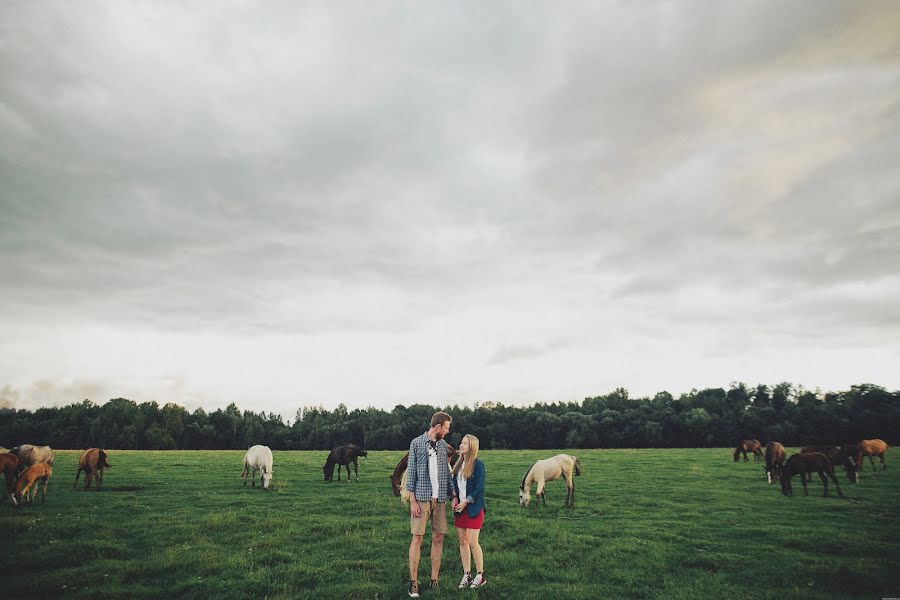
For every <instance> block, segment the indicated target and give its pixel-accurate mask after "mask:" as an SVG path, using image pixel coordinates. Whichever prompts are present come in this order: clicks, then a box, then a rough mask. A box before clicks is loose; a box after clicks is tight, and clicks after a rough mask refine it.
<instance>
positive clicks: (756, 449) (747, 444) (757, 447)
mask: <svg viewBox="0 0 900 600" xmlns="http://www.w3.org/2000/svg"><path fill="white" fill-rule="evenodd" d="M741 452H743V453H744V462H750V461H749V460H748V459H747V453H748V452H752V453H753V462H759V461H761V460H762V458H763V452H762V444H760V443H759V440H741V443H739V444H738V445H737V448H735V449H734V462H737V461H738V457H739V456H740V454H741Z"/></svg>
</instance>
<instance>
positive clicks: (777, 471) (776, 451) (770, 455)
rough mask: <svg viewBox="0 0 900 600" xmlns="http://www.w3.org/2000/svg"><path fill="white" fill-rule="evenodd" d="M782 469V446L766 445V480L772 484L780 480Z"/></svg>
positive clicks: (770, 443)
mask: <svg viewBox="0 0 900 600" xmlns="http://www.w3.org/2000/svg"><path fill="white" fill-rule="evenodd" d="M783 468H784V446H782V445H781V444H780V443H778V442H769V443H768V444H766V466H765V470H766V479H767V480H768V481H769V483H772V482H773V481H775V480H776V479H781V470H782V469H783Z"/></svg>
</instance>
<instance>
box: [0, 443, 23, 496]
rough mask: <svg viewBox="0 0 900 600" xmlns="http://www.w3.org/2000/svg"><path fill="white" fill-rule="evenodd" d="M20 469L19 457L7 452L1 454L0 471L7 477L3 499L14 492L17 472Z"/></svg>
mask: <svg viewBox="0 0 900 600" xmlns="http://www.w3.org/2000/svg"><path fill="white" fill-rule="evenodd" d="M18 469H19V457H18V456H16V455H15V454H12V453H10V452H7V453H5V454H0V471H3V475H4V477H6V487H4V488H3V492H4V493H3V497H4V498H6V497H7V496H9V495H10V494H12V492H13V486H14V485H15V483H16V471H17V470H18Z"/></svg>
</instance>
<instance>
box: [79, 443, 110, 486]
mask: <svg viewBox="0 0 900 600" xmlns="http://www.w3.org/2000/svg"><path fill="white" fill-rule="evenodd" d="M108 468H110V465H109V463H108V462H106V452H104V451H103V450H101V449H100V448H88V449H87V450H85V451H84V452H82V453H81V458H79V459H78V470H77V471H75V483H74V484H72V489H75V486H76V485H78V477H80V476H81V472H82V471H84V491H87V490H88V489H89V488H90V487H91V479H94V480H95V483H94V489H95V490H96V491H98V492H99V491H100V486H101V485H103V469H108Z"/></svg>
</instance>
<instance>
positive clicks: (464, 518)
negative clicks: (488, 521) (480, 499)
mask: <svg viewBox="0 0 900 600" xmlns="http://www.w3.org/2000/svg"><path fill="white" fill-rule="evenodd" d="M482 523H484V509H483V508H482V509H481V512H480V513H478V516H477V517H474V518H473V517H470V516H469V509H468V508H464V509H463V511H462V512H461V513H455V516H454V521H453V524H454V525H455V526H456V527H459V528H460V529H481V524H482Z"/></svg>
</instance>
